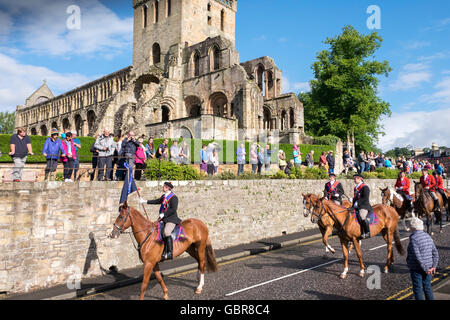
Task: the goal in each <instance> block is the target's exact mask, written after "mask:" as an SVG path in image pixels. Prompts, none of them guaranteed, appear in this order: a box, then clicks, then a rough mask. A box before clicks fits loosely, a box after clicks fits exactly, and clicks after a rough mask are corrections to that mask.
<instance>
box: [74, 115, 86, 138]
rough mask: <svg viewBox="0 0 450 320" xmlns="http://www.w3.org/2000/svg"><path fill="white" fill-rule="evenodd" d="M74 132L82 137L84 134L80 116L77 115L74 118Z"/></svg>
mask: <svg viewBox="0 0 450 320" xmlns="http://www.w3.org/2000/svg"><path fill="white" fill-rule="evenodd" d="M75 130H76V131H77V134H78V135H79V136H83V135H84V132H83V119H82V118H81V116H80V115H79V114H77V115H76V116H75Z"/></svg>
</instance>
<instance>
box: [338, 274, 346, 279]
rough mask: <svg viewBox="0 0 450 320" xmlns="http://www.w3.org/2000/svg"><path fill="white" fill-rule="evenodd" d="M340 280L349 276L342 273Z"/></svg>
mask: <svg viewBox="0 0 450 320" xmlns="http://www.w3.org/2000/svg"><path fill="white" fill-rule="evenodd" d="M339 278H341V279H345V278H347V274H346V273H341V275H340V276H339Z"/></svg>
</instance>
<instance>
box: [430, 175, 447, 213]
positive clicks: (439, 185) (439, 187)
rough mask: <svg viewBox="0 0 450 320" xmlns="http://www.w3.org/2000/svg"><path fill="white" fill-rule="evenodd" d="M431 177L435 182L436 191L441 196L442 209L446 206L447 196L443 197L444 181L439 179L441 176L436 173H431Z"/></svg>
mask: <svg viewBox="0 0 450 320" xmlns="http://www.w3.org/2000/svg"><path fill="white" fill-rule="evenodd" d="M433 177H434V179H435V180H436V191H437V192H439V193H440V194H441V196H442V200H443V202H444V207H445V206H447V201H448V199H447V196H446V195H445V191H446V190H445V188H444V180H443V179H442V177H441V174H440V173H439V172H438V171H434V172H433Z"/></svg>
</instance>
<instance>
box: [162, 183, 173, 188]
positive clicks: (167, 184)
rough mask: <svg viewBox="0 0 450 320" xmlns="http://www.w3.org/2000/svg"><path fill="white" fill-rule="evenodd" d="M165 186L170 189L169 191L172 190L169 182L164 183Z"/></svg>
mask: <svg viewBox="0 0 450 320" xmlns="http://www.w3.org/2000/svg"><path fill="white" fill-rule="evenodd" d="M164 185H165V186H168V187H169V188H170V190H172V189H173V184H171V183H170V182H164Z"/></svg>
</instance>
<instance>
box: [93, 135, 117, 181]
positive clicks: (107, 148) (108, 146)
mask: <svg viewBox="0 0 450 320" xmlns="http://www.w3.org/2000/svg"><path fill="white" fill-rule="evenodd" d="M116 146H117V145H116V143H115V142H114V139H113V138H112V137H111V135H110V134H109V130H108V129H105V130H104V131H103V134H102V135H101V136H100V137H98V138H97V141H96V142H95V148H96V149H97V150H98V169H99V170H98V178H97V180H98V181H102V180H103V175H104V172H105V166H106V175H105V180H111V179H112V176H111V170H112V158H113V155H114V150H115V149H116Z"/></svg>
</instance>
